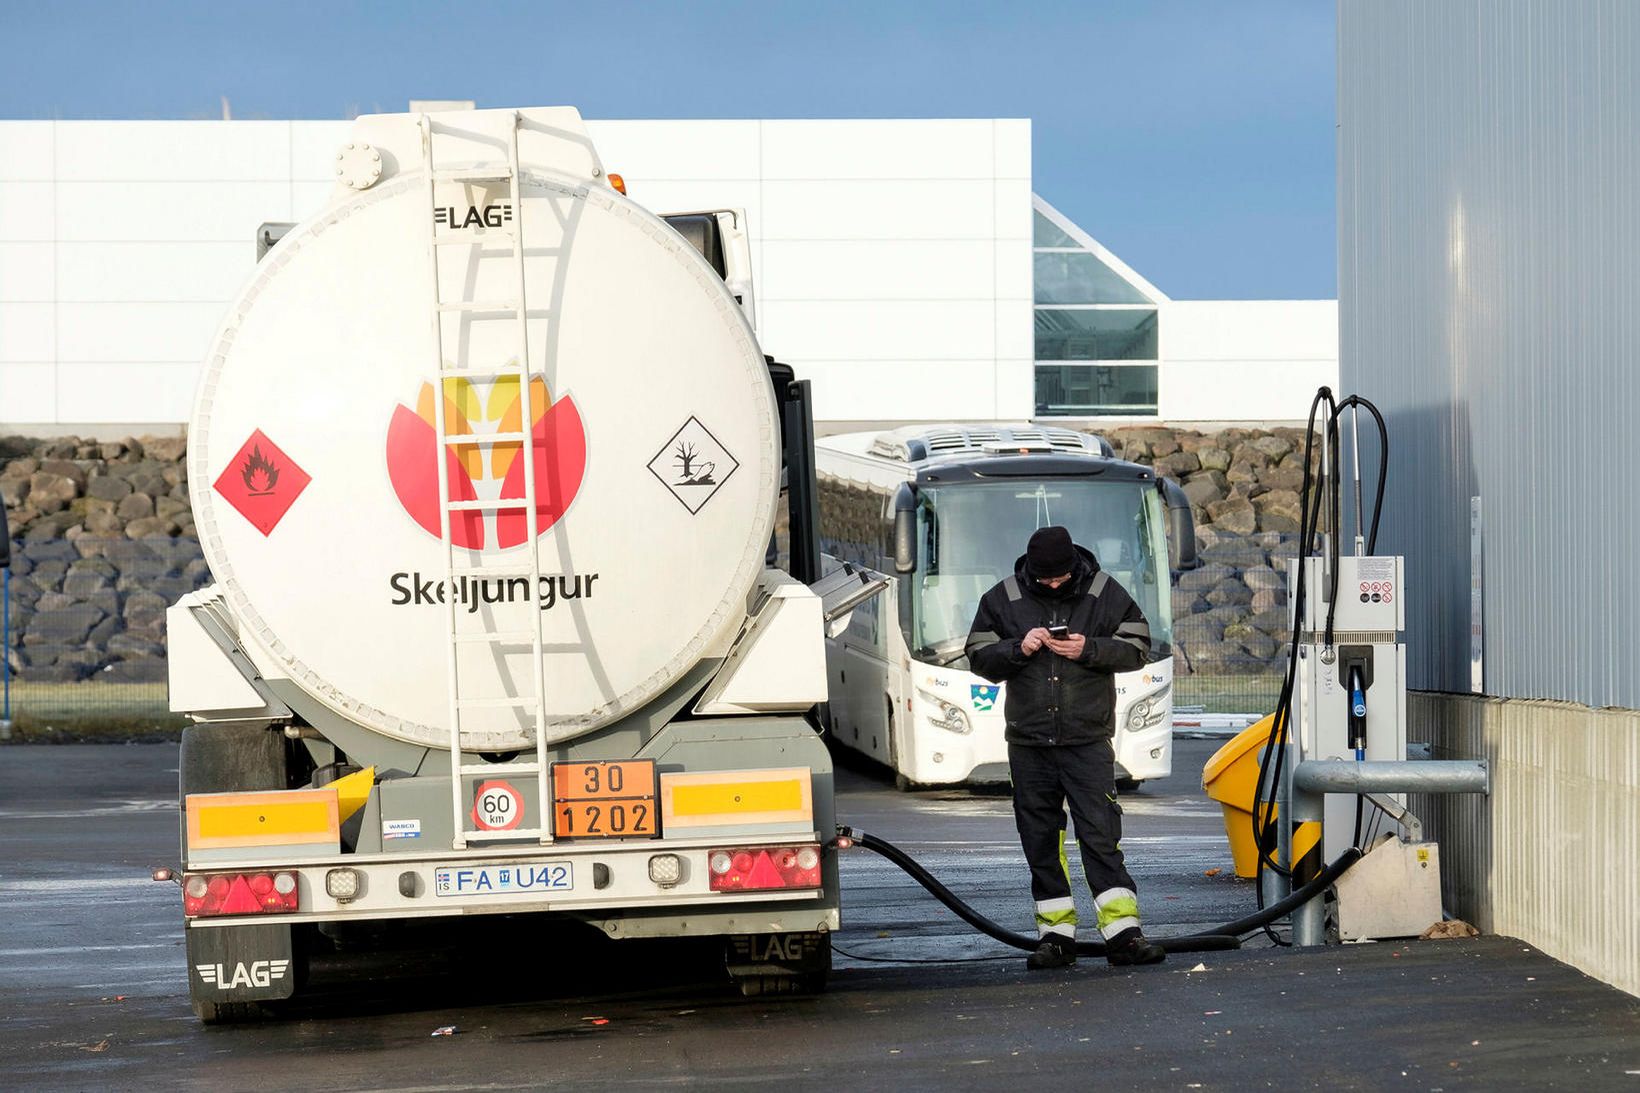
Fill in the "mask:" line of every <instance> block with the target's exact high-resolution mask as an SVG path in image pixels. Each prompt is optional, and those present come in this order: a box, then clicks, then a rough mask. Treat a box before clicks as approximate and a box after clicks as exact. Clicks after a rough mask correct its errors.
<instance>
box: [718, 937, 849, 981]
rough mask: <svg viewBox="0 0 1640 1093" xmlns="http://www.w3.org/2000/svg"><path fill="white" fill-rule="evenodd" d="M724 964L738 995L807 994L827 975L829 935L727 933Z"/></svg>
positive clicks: (828, 968)
mask: <svg viewBox="0 0 1640 1093" xmlns="http://www.w3.org/2000/svg"><path fill="white" fill-rule="evenodd" d="M724 962H725V964H726V965H727V967H728V971H729V978H731V979H732V980H734V981H735V983H736V984H737V985H738V986H739V987H740V989H741V991H742V993H744V994H747V995H756V994H786V993H808V992H811V991H818V990H821V989H823V988H824V987H825V983H826V977H827V975H829V974H830V972H831V934H829V933H826V932H825V931H809V932H804V933H784V934H731V935H730V936H729V938H728V945H727V949H726V951H725V953H724Z"/></svg>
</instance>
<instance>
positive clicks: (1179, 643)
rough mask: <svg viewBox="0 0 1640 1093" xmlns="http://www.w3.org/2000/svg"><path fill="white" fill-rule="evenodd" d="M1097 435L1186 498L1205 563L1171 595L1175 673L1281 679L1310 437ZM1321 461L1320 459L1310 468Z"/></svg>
mask: <svg viewBox="0 0 1640 1093" xmlns="http://www.w3.org/2000/svg"><path fill="white" fill-rule="evenodd" d="M1100 433H1101V435H1102V436H1104V438H1105V439H1106V440H1108V441H1109V442H1110V444H1111V447H1112V448H1114V449H1115V451H1116V454H1117V455H1118V456H1120V457H1121V458H1123V459H1128V460H1131V461H1133V462H1135V463H1142V464H1144V465H1146V466H1148V467H1151V468H1154V469H1155V470H1156V471H1157V472H1158V473H1160V474H1163V475H1165V476H1167V477H1168V478H1171V479H1173V480H1175V481H1176V482H1178V483H1179V485H1180V487H1181V488H1182V489H1183V490H1184V493H1185V496H1186V497H1188V498H1189V499H1190V508H1191V512H1192V514H1193V515H1194V516H1195V519H1196V546H1197V550H1198V552H1199V556H1200V559H1201V565H1200V567H1199V568H1197V569H1194V570H1191V571H1188V572H1185V573H1182V574H1180V576H1179V579H1178V582H1177V583H1176V584H1175V585H1174V588H1173V636H1174V645H1175V652H1176V653H1177V660H1176V662H1175V665H1176V669H1177V671H1178V673H1179V674H1181V675H1188V674H1202V675H1270V674H1279V673H1280V672H1281V670H1282V665H1281V656H1282V652H1283V648H1284V646H1285V644H1286V642H1287V640H1288V638H1289V637H1290V632H1289V628H1288V621H1287V563H1288V562H1289V561H1290V560H1291V559H1292V558H1294V557H1295V556H1296V555H1297V552H1298V528H1299V518H1300V506H1299V492H1300V490H1301V489H1302V488H1303V485H1304V441H1305V433H1304V430H1303V429H1294V428H1277V429H1268V430H1263V429H1252V428H1239V427H1238V428H1228V429H1222V430H1220V431H1218V432H1207V433H1204V432H1199V431H1196V430H1192V429H1171V428H1167V427H1165V426H1144V427H1135V428H1121V429H1112V430H1108V431H1104V430H1101V431H1100ZM1319 458H1320V456H1319V451H1317V453H1316V454H1315V455H1314V456H1312V462H1319Z"/></svg>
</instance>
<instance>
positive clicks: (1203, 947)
mask: <svg viewBox="0 0 1640 1093" xmlns="http://www.w3.org/2000/svg"><path fill="white" fill-rule="evenodd" d="M845 840H846V842H845ZM833 845H835V846H846V845H853V846H859V847H864V848H865V849H867V850H870V851H871V852H872V853H874V854H878V855H880V856H882V857H884V858H887V859H888V860H889V861H891V862H893V863H894V864H895V865H897V866H899V867H900V868H901V869H902V870H904V871H905V873H906V874H907V875H909V876H910V877H911V879H912V880H914V881H916V882H917V883H918V884H920V885H922V886H923V887H924V888H926V889H928V891H929V894H930V895H932V896H933V897H934V898H935V899H937V900H939V901H940V902H941V903H943V904H945V906H946V907H948V908H950V910H951V911H952V913H954V914H955V915H956V916H957V917H958V918H960V919H962V920H963V921H964V922H966V923H968V925H970V926H972V927H973V928H974V929H976V930H978V931H979V932H980V933H982V934H985V935H987V936H988V937H992V938H995V939H996V940H998V941H1000V942H1002V943H1003V944H1004V945H1012V946H1013V947H1014V948H1016V949H1024V950H1025V951H1027V952H1031V951H1034V950H1035V949H1036V946H1037V939H1036V938H1034V937H1028V936H1026V935H1025V934H1016V933H1014V932H1013V931H1012V930H1007V929H1004V928H1003V927H1001V926H999V925H997V924H996V923H995V922H992V921H991V920H990V919H988V918H986V917H985V916H984V915H982V914H980V913H979V912H978V911H976V910H974V908H973V907H971V906H969V905H968V904H966V903H964V902H963V901H962V900H961V899H959V898H958V897H957V895H956V893H954V892H952V891H951V889H949V888H947V887H946V886H945V885H943V884H941V883H940V882H939V880H938V879H936V878H935V876H934V874H932V873H930V872H929V871H928V870H927V869H924V868H923V867H922V865H921V864H919V863H918V862H917V860H916V859H915V858H913V857H912V856H911V855H909V854H907V853H906V852H905V851H904V850H901V849H900V848H899V847H897V846H895V845H894V844H893V843H891V842H889V841H887V840H886V839H880V838H878V837H877V836H875V835H873V834H871V833H870V832H866V831H859V830H856V829H855V828H852V827H848V826H844V825H839V826H838V828H837V841H836V842H835V843H834V844H833ZM1360 859H1361V851H1360V850H1358V849H1356V848H1355V847H1351V848H1349V849H1348V850H1346V851H1344V853H1342V854H1340V855H1339V856H1338V858H1337V859H1336V860H1335V861H1333V862H1332V863H1331V864H1330V865H1328V866H1327V867H1326V868H1325V869H1323V870H1322V871H1321V873H1320V874H1319V875H1318V876H1317V877H1316V878H1315V879H1314V880H1312V881H1310V882H1309V883H1308V884H1306V885H1304V886H1303V887H1301V888H1295V889H1294V890H1293V891H1292V893H1291V894H1290V895H1288V896H1286V897H1285V898H1283V899H1281V900H1279V901H1277V902H1275V903H1272V904H1271V905H1270V906H1268V907H1265V908H1263V909H1262V910H1260V911H1257V912H1255V913H1254V914H1251V915H1248V916H1246V917H1245V918H1238V919H1236V920H1235V921H1234V922H1226V923H1225V924H1224V925H1222V926H1217V927H1215V928H1213V929H1212V930H1210V931H1208V932H1207V933H1203V934H1185V935H1182V936H1179V937H1154V938H1151V939H1150V940H1151V941H1153V942H1155V943H1156V944H1158V945H1160V946H1161V947H1162V948H1163V949H1165V950H1166V951H1168V952H1170V953H1210V952H1219V951H1222V950H1224V949H1238V948H1240V947H1241V938H1242V935H1243V934H1250V933H1252V932H1253V931H1255V930H1260V929H1263V928H1264V927H1265V926H1268V925H1269V924H1270V923H1272V922H1274V921H1275V920H1276V919H1278V918H1280V917H1281V916H1283V915H1285V914H1287V913H1288V912H1290V911H1292V910H1293V909H1294V908H1295V907H1298V906H1300V905H1302V904H1304V903H1306V902H1308V901H1309V900H1311V899H1314V898H1316V897H1317V896H1319V895H1321V893H1322V892H1323V891H1325V890H1326V889H1327V887H1328V886H1329V885H1331V884H1332V883H1333V881H1335V880H1337V879H1338V878H1339V877H1341V876H1343V874H1344V871H1345V870H1347V869H1348V868H1349V867H1350V866H1352V865H1354V864H1355V863H1356V862H1357V861H1359V860H1360ZM1076 951H1077V953H1079V954H1080V955H1082V956H1104V955H1105V946H1104V944H1103V943H1102V942H1098V941H1078V942H1077V943H1076Z"/></svg>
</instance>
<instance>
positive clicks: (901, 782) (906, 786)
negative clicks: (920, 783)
mask: <svg viewBox="0 0 1640 1093" xmlns="http://www.w3.org/2000/svg"><path fill="white" fill-rule="evenodd" d="M913 785H914V783H913V782H912V781H911V779H909V778H907V777H906V776H905V775H903V774H901V773H900V772H899V771H895V772H894V788H895V789H897V790H899V791H900V792H901V793H909V792H910V791H911V787H912V786H913Z"/></svg>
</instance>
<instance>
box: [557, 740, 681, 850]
mask: <svg viewBox="0 0 1640 1093" xmlns="http://www.w3.org/2000/svg"><path fill="white" fill-rule="evenodd" d="M656 784H657V778H656V775H655V761H654V760H653V759H626V760H622V761H620V762H579V763H554V764H553V765H552V833H553V837H554V838H559V839H633V838H638V839H643V838H649V839H652V838H655V837H656V836H658V835H659V834H660V808H659V807H658V805H657V802H656V799H655V798H656Z"/></svg>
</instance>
